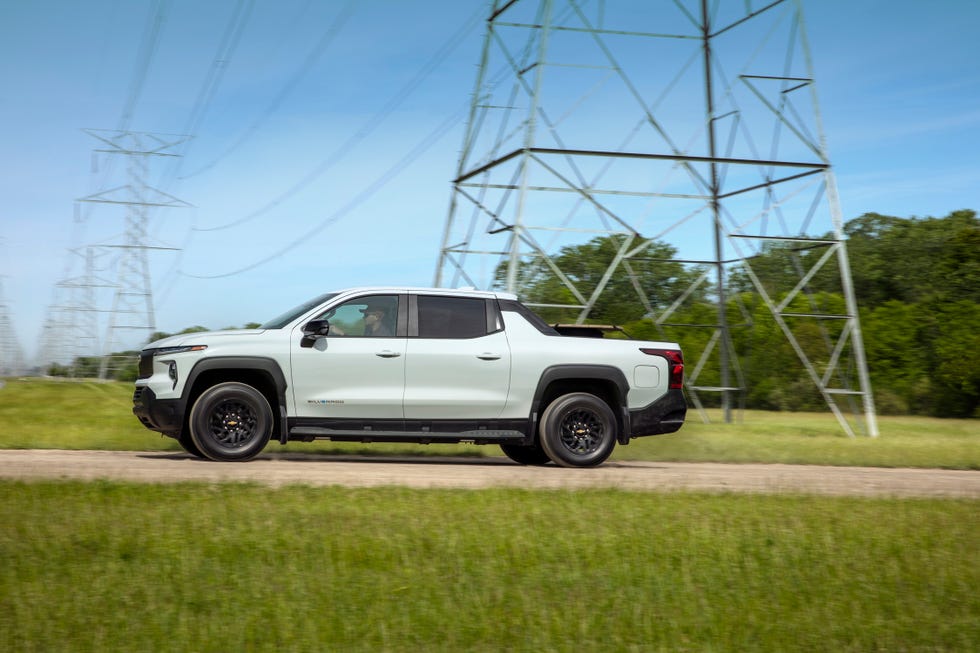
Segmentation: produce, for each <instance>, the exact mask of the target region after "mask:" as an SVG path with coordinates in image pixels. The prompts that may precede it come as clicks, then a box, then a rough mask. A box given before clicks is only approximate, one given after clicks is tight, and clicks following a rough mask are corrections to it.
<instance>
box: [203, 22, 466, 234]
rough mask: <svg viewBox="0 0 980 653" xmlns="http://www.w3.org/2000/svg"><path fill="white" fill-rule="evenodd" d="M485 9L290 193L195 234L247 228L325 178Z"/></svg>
mask: <svg viewBox="0 0 980 653" xmlns="http://www.w3.org/2000/svg"><path fill="white" fill-rule="evenodd" d="M483 11H484V10H483V8H480V9H479V10H478V11H477V12H476V13H474V14H473V15H472V16H470V18H469V19H468V20H467V21H466V22H465V23H464V24H463V25H462V27H460V28H459V29H458V30H457V31H456V32H455V33H454V34H453V35H452V36H451V37H450V38H449V39H448V40H447V41H446V42H445V43H444V44H443V45H442V46H441V47H440V48H439V49H438V50H437V51H436V52H435V53H434V54H433V55H432V57H431V58H430V59H429V60H428V61H427V62H426V63H425V65H424V66H422V68H421V69H420V70H419V72H418V73H416V74H415V76H414V77H413V78H412V79H411V80H410V81H409V82H408V83H407V84H405V86H403V87H402V88H401V89H400V90H399V91H398V92H397V93H396V94H395V95H394V96H393V97H392V98H391V99H390V100H388V102H387V103H386V104H385V105H384V106H383V107H382V108H381V109H380V110H379V111H378V112H377V113H376V114H374V115H373V116H372V117H371V118H370V119H369V120H368V121H367V122H366V123H364V124H363V125H362V126H361V127H360V129H358V130H357V131H356V132H354V133H353V134H352V135H351V136H350V137H349V138H348V139H347V140H345V141H344V142H343V143H342V144H341V145H339V146H338V147H337V148H335V149H334V151H333V152H331V153H330V154H329V155H328V156H327V157H326V158H325V159H323V160H322V161H321V162H320V163H319V164H317V166H316V167H315V168H313V169H312V170H311V171H310V172H308V173H307V174H306V175H304V176H303V178H302V179H300V180H299V181H298V182H296V183H295V184H293V185H292V186H290V187H289V188H288V189H286V190H285V191H283V192H282V193H280V194H279V195H278V196H276V197H275V198H273V199H272V200H270V201H269V202H267V203H266V204H265V205H263V206H262V207H261V208H259V209H256V210H255V211H252V212H251V213H249V214H247V215H245V216H244V217H241V218H239V219H237V220H233V221H232V222H227V223H225V224H221V225H217V226H214V227H195V231H219V230H221V229H229V228H231V227H237V226H238V225H241V224H244V223H246V222H248V221H249V220H252V219H254V218H257V217H259V216H260V215H263V214H265V213H268V212H269V211H271V210H272V209H274V208H276V207H277V206H279V205H280V204H282V203H283V202H284V201H286V200H288V199H289V198H290V197H292V196H293V195H295V194H297V193H298V192H300V191H301V190H303V189H304V188H306V187H307V186H309V185H310V184H312V183H313V182H314V181H316V180H317V179H319V178H320V177H322V176H323V174H324V173H326V172H327V170H329V169H330V168H332V167H333V166H335V165H336V164H337V163H339V162H340V161H341V160H342V159H343V158H344V156H345V155H347V154H348V153H349V152H350V150H352V149H353V148H354V147H355V146H356V145H358V144H359V143H360V142H361V141H363V140H364V139H366V138H367V137H368V136H370V135H371V134H372V133H374V131H375V130H376V129H377V128H378V127H379V126H381V124H382V123H383V122H384V121H385V120H386V119H387V118H388V117H389V116H390V115H391V114H392V113H394V112H395V110H396V109H398V107H400V106H401V104H402V103H403V102H404V101H405V100H406V99H407V98H408V97H409V96H411V94H412V93H413V92H414V91H415V90H416V89H417V88H418V87H419V86H420V85H421V84H422V82H424V81H425V80H426V78H428V76H429V75H430V74H432V72H433V71H434V70H435V69H436V68H437V67H438V66H439V65H440V64H441V63H443V62H444V61H446V59H447V58H448V57H449V55H450V54H452V52H453V51H454V50H455V49H456V48H457V47H459V45H460V43H462V42H463V41H464V40H465V39H466V37H467V36H468V35H469V33H470V32H471V31H472V30H473V29H474V28H475V27H476V26H477V24H478V23H479V20H480V16H482V14H483Z"/></svg>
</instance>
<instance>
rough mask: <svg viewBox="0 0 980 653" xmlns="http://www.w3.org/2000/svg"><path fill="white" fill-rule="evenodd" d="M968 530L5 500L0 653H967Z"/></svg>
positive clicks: (128, 491) (872, 505)
mask: <svg viewBox="0 0 980 653" xmlns="http://www.w3.org/2000/svg"><path fill="white" fill-rule="evenodd" d="M978 507H980V502H977V501H969V500H942V501H937V500H889V499H848V498H827V497H794V496H745V495H741V496H740V495H722V496H718V495H710V496H709V495H698V494H638V493H627V492H619V491H613V490H605V491H593V492H588V493H584V492H578V493H576V492H563V491H522V490H485V491H431V490H430V491H419V490H409V489H396V488H385V489H370V490H365V489H342V488H308V487H287V488H282V489H278V490H269V489H268V488H261V487H257V486H249V485H227V484H226V485H219V486H204V485H193V484H182V485H162V486H153V485H136V484H124V483H107V482H99V483H90V484H84V483H31V484H23V483H13V482H2V483H0V524H2V526H0V556H2V559H3V560H4V564H3V565H2V566H0V650H7V651H22V652H30V651H44V652H51V651H77V652H84V651H100V652H102V651H136V650H145V651H149V650H152V651H189V650H194V651H202V652H204V651H222V652H224V651H236V650H239V651H260V650H276V651H311V650H343V651H372V652H374V651H421V650H425V651H499V650H513V651H576V652H578V651H658V650H663V651H682V650H698V651H701V650H712V651H745V650H768V651H807V652H812V651H834V652H840V651H869V650H895V651H926V650H928V651H970V650H978V649H980V622H978V621H977V619H976V615H977V614H980V595H978V594H977V592H976V588H977V587H978V585H980V567H978V566H977V564H976V560H977V555H978V542H980V521H978V520H977V519H976V516H977V511H978Z"/></svg>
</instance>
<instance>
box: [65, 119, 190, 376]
mask: <svg viewBox="0 0 980 653" xmlns="http://www.w3.org/2000/svg"><path fill="white" fill-rule="evenodd" d="M85 131H86V132H87V133H88V134H90V135H91V136H93V137H94V138H96V139H98V140H99V141H101V142H102V143H103V144H104V145H105V146H106V147H105V148H104V149H97V150H96V152H102V153H107V154H118V155H122V156H124V157H125V160H126V163H127V181H126V183H124V184H122V185H120V186H116V187H114V188H110V189H107V190H103V191H100V192H98V193H95V194H94V195H89V196H88V197H84V198H82V199H80V200H79V201H80V202H95V203H100V204H115V205H119V206H123V207H125V211H126V214H125V232H124V235H123V242H122V244H115V245H103V247H107V248H111V249H117V250H119V259H118V263H117V268H116V281H115V293H114V297H113V302H112V309H111V310H110V312H109V324H108V327H107V330H106V336H105V339H104V340H103V348H102V351H103V356H102V363H101V367H100V370H99V377H100V378H103V379H105V378H107V375H108V372H109V368H110V354H111V353H112V352H113V349H114V348H115V347H117V346H119V345H124V344H125V343H126V342H127V341H126V340H125V339H124V334H125V333H126V332H130V333H131V332H134V331H135V332H137V333H139V332H142V333H143V334H144V335H145V336H149V335H150V334H151V333H153V332H154V331H156V315H155V313H154V309H153V290H152V284H151V280H150V268H149V260H148V257H147V253H148V252H149V251H150V250H172V249H174V248H171V247H155V246H151V245H150V244H149V242H148V237H147V224H148V221H149V212H150V210H151V209H152V208H178V207H188V206H190V204H188V203H187V202H184V201H182V200H179V199H177V198H176V197H174V196H172V195H169V194H167V193H165V192H163V191H161V190H158V189H156V188H153V187H151V186H150V185H149V184H148V183H147V178H148V176H149V161H150V159H151V157H174V156H179V155H178V154H177V153H176V152H175V150H176V149H177V147H178V146H179V145H181V144H182V143H184V142H185V141H187V140H188V139H189V138H190V136H186V135H173V134H153V133H146V132H134V131H108V130H85Z"/></svg>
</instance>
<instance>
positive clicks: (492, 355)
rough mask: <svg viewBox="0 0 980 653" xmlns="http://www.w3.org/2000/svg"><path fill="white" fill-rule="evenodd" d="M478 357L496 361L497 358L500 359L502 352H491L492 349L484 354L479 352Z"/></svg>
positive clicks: (483, 359) (482, 359)
mask: <svg viewBox="0 0 980 653" xmlns="http://www.w3.org/2000/svg"><path fill="white" fill-rule="evenodd" d="M476 357H477V358H479V359H480V360H481V361H495V360H500V354H495V353H493V352H490V351H485V352H483V353H482V354H477V355H476Z"/></svg>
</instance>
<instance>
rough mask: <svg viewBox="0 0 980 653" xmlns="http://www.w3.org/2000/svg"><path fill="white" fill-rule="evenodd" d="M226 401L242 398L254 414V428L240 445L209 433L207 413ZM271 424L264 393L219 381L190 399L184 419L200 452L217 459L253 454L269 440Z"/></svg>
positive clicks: (269, 410)
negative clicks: (187, 414) (191, 406)
mask: <svg viewBox="0 0 980 653" xmlns="http://www.w3.org/2000/svg"><path fill="white" fill-rule="evenodd" d="M227 401H239V402H242V403H243V404H245V405H246V406H248V408H249V410H251V411H252V412H253V413H254V414H255V418H256V424H255V429H254V431H253V433H252V434H251V435H250V436H249V438H248V439H247V440H246V441H245V442H244V443H242V444H240V445H235V446H229V445H226V444H224V443H222V442H219V441H218V440H216V439H215V438H214V436H213V434H212V433H211V429H210V425H209V421H210V419H211V415H212V413H213V412H214V411H215V409H217V408H219V407H220V406H221V404H223V403H225V402H227ZM272 424H273V422H272V408H271V407H270V406H269V400H268V399H266V398H265V395H263V394H262V393H261V392H259V391H258V390H256V389H255V388H253V387H252V386H250V385H246V384H244V383H238V382H228V383H219V384H218V385H215V386H212V387H210V388H208V389H207V390H205V391H204V392H203V393H201V396H200V397H198V398H197V400H196V401H195V402H194V406H193V408H191V413H190V417H189V419H188V428H189V430H190V434H191V439H192V441H193V443H194V445H196V446H197V448H198V449H199V450H200V451H201V453H202V454H204V456H206V457H207V458H210V459H211V460H215V461H219V462H231V461H245V460H250V459H251V458H254V457H255V456H257V455H258V454H259V453H260V452H261V451H262V449H264V448H265V445H266V444H267V443H268V442H269V438H270V436H271V435H272Z"/></svg>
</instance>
